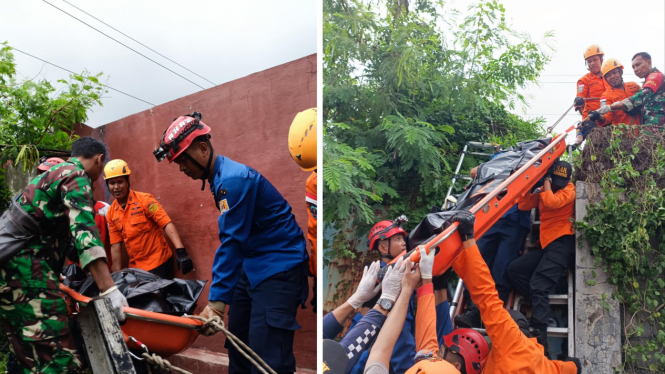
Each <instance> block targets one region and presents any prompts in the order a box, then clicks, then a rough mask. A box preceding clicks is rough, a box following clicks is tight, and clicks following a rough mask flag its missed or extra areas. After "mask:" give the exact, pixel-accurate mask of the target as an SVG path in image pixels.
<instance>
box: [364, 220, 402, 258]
mask: <svg viewBox="0 0 665 374" xmlns="http://www.w3.org/2000/svg"><path fill="white" fill-rule="evenodd" d="M408 221H409V220H408V219H407V218H406V216H405V215H401V216H399V217H397V219H395V220H394V221H381V222H379V223H377V224H376V225H374V227H372V229H371V230H370V231H369V250H370V251H371V250H372V249H374V244H375V243H376V241H377V240H381V239H388V238H390V237H392V236H394V235H396V234H403V235H404V237H406V236H407V233H406V231H404V229H403V228H402V224H403V223H405V222H408Z"/></svg>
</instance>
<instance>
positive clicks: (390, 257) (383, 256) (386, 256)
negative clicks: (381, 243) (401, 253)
mask: <svg viewBox="0 0 665 374" xmlns="http://www.w3.org/2000/svg"><path fill="white" fill-rule="evenodd" d="M381 258H388V259H391V260H393V259H394V258H395V257H394V256H393V255H392V254H390V239H388V254H387V255H384V254H383V253H382V254H381Z"/></svg>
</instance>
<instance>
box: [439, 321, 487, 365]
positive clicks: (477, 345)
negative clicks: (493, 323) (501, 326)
mask: <svg viewBox="0 0 665 374" xmlns="http://www.w3.org/2000/svg"><path fill="white" fill-rule="evenodd" d="M443 343H444V344H445V345H446V347H447V348H448V350H449V351H451V352H454V353H457V354H459V355H462V357H464V366H465V368H466V372H467V374H479V373H480V372H481V371H482V370H483V367H484V366H485V362H487V356H488V355H489V354H490V347H489V345H488V344H487V341H486V340H485V337H483V336H482V335H481V334H480V333H479V332H478V331H475V330H472V329H457V330H453V332H451V333H450V334H448V335H446V336H444V337H443Z"/></svg>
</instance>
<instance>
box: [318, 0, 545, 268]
mask: <svg viewBox="0 0 665 374" xmlns="http://www.w3.org/2000/svg"><path fill="white" fill-rule="evenodd" d="M323 10H324V15H323V50H324V54H325V56H324V77H323V83H324V87H323V94H324V101H323V122H324V145H323V146H324V152H323V153H324V156H323V178H324V204H325V209H324V210H323V212H324V213H323V218H324V222H325V223H331V222H337V223H339V222H341V221H344V220H353V222H354V224H353V225H354V226H355V227H356V229H357V231H358V232H359V233H362V232H365V233H366V232H367V231H368V228H369V226H370V225H371V224H373V223H374V222H375V221H376V220H377V216H382V217H386V218H393V217H396V216H398V215H400V214H407V215H408V216H409V217H411V218H412V221H417V220H419V218H421V217H423V216H424V214H425V213H427V212H428V211H429V209H430V207H431V206H432V205H441V204H442V203H443V200H444V199H445V193H446V190H447V188H448V186H449V183H450V180H451V178H452V174H453V170H451V168H454V165H455V164H456V163H457V161H458V159H459V152H460V150H461V148H462V147H463V145H464V143H465V142H466V141H494V142H501V143H503V144H506V145H509V144H514V143H515V142H517V141H521V140H525V139H533V138H537V137H539V136H541V135H542V134H543V130H542V127H541V125H542V122H543V120H542V119H538V120H532V121H526V120H523V119H522V118H520V117H519V116H516V115H514V114H511V113H510V112H509V111H508V109H512V108H514V107H515V104H516V103H523V104H526V102H525V99H524V97H522V96H521V95H520V94H519V93H518V90H519V89H520V88H523V87H525V85H527V84H528V83H530V82H534V81H535V80H536V79H537V78H538V76H539V74H540V72H541V71H542V69H543V68H544V66H545V64H546V63H547V62H548V61H549V57H548V55H547V54H546V53H545V50H546V48H547V47H546V46H543V45H540V44H537V43H535V42H532V41H531V40H530V38H529V37H528V35H524V34H519V33H516V32H514V31H513V30H511V29H510V27H509V25H508V24H507V23H506V21H505V16H504V12H505V10H504V8H503V6H502V5H501V4H500V3H499V2H498V0H487V1H481V2H479V3H478V4H476V5H474V6H472V7H470V8H469V10H468V15H467V16H465V17H464V18H463V19H462V20H461V22H460V21H457V20H456V17H458V16H459V13H458V12H456V11H454V10H450V9H446V8H445V7H444V6H443V4H442V3H441V2H436V1H427V0H417V1H414V2H412V3H411V4H410V5H409V4H408V3H407V2H404V1H401V0H387V1H385V0H374V1H371V0H324V1H323ZM549 38H551V35H546V39H549ZM477 163H478V161H477V160H475V161H474V160H473V159H472V158H469V159H468V163H467V164H466V165H465V169H466V170H467V171H468V169H469V168H470V165H472V164H473V166H475V164H477ZM412 223H413V222H412ZM338 252H339V253H337V255H345V254H346V255H349V254H350V253H342V252H343V251H338Z"/></svg>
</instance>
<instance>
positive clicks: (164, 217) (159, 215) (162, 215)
mask: <svg viewBox="0 0 665 374" xmlns="http://www.w3.org/2000/svg"><path fill="white" fill-rule="evenodd" d="M142 203H143V205H144V207H143V209H144V211H145V215H146V216H148V218H150V219H151V220H152V221H153V222H155V223H156V224H157V226H159V228H161V229H163V228H164V227H165V226H166V225H168V224H169V223H170V222H171V218H170V217H169V215H168V214H166V211H164V208H163V207H162V204H160V203H159V202H158V201H157V199H155V197H154V196H152V195H150V194H148V195H147V196H146V199H145V200H144V201H142Z"/></svg>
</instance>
